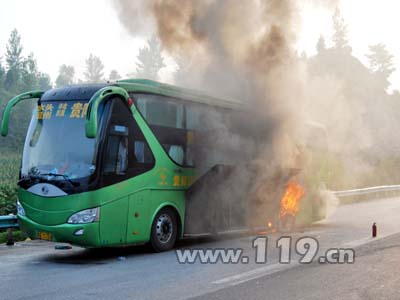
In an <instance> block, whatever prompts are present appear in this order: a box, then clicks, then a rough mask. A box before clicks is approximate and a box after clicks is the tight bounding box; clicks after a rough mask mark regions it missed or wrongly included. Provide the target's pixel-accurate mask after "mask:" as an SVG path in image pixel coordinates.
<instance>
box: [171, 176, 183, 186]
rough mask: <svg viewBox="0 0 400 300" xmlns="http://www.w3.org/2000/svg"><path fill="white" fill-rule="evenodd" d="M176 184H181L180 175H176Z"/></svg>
mask: <svg viewBox="0 0 400 300" xmlns="http://www.w3.org/2000/svg"><path fill="white" fill-rule="evenodd" d="M173 185H174V186H180V185H181V180H180V177H179V176H178V175H175V176H174V184H173Z"/></svg>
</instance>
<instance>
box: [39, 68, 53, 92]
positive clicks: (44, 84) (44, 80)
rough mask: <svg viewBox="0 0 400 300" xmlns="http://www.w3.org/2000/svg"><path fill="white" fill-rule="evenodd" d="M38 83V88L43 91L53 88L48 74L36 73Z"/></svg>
mask: <svg viewBox="0 0 400 300" xmlns="http://www.w3.org/2000/svg"><path fill="white" fill-rule="evenodd" d="M38 85H39V89H41V90H43V91H47V90H50V89H51V88H53V84H52V83H51V78H50V76H49V74H46V73H41V72H39V73H38Z"/></svg>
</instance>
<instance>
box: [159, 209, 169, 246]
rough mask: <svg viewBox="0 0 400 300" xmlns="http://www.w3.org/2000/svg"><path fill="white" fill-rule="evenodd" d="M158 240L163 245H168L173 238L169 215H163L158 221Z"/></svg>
mask: <svg viewBox="0 0 400 300" xmlns="http://www.w3.org/2000/svg"><path fill="white" fill-rule="evenodd" d="M156 233H157V238H158V240H159V241H160V242H161V243H164V244H165V243H168V242H169V240H170V239H171V237H172V233H173V226H172V219H171V217H170V216H169V215H166V214H162V215H160V216H159V217H158V219H157V224H156Z"/></svg>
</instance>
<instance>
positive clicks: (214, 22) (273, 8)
mask: <svg viewBox="0 0 400 300" xmlns="http://www.w3.org/2000/svg"><path fill="white" fill-rule="evenodd" d="M113 1H114V3H115V6H116V8H117V10H118V13H119V17H120V20H121V22H122V24H123V25H124V26H125V28H126V29H127V30H128V31H129V32H130V33H131V34H132V35H138V34H142V33H143V27H144V25H143V24H146V30H149V28H151V30H153V31H154V32H156V34H157V36H158V37H159V39H160V41H161V43H162V45H163V47H164V49H165V50H166V51H167V52H168V53H169V54H170V55H172V56H173V57H174V58H175V60H176V61H177V62H178V64H179V68H180V70H179V74H180V76H179V77H177V78H176V81H177V82H176V83H177V84H178V85H181V86H185V87H190V88H195V89H200V90H203V91H206V92H208V93H210V94H214V95H218V96H222V97H228V98H236V99H240V100H242V101H246V102H247V103H248V104H250V105H249V107H250V108H252V110H253V113H256V114H257V115H260V114H262V116H263V118H264V119H265V120H269V121H268V122H269V123H268V126H269V130H268V136H267V137H265V136H264V138H265V140H264V141H263V142H262V143H261V144H262V151H260V149H259V147H258V149H257V150H255V151H249V152H250V153H252V155H254V153H256V154H257V155H256V157H253V159H254V161H257V162H261V165H263V166H264V167H263V170H262V172H259V173H260V174H259V176H257V180H256V181H255V183H254V184H253V185H252V187H251V188H250V189H252V190H254V191H256V193H259V191H262V190H265V186H266V182H267V178H271V176H274V175H273V174H275V171H276V168H277V167H278V166H279V168H280V169H285V168H301V167H302V166H301V164H302V162H301V160H302V158H301V157H300V156H301V155H300V150H299V140H300V136H301V134H302V133H301V132H299V131H301V130H300V129H301V128H302V124H300V123H301V122H303V121H304V120H305V119H306V118H307V116H305V115H304V114H305V105H306V101H305V99H306V97H307V96H309V95H310V94H309V93H308V92H307V79H306V78H307V74H306V73H307V72H306V70H305V68H304V66H303V64H302V62H301V60H299V59H298V56H297V54H296V50H295V44H296V42H297V34H298V32H299V30H300V24H301V22H300V21H301V18H300V7H299V5H300V4H301V3H305V2H310V3H312V4H314V5H328V6H334V5H335V4H336V1H323V0H320V1H318V0H303V1H293V0H265V1H260V0H249V1H238V0H225V1H217V0H204V1H194V0H193V1H192V0H187V1H179V0H147V1H129V0H113ZM213 120H214V121H212V120H211V122H216V123H217V122H218V120H217V118H214V119H213ZM241 126H243V127H246V126H247V125H246V121H245V122H244V123H242V124H241ZM216 127H221V126H218V124H216ZM215 141H220V143H223V144H224V145H225V147H226V144H227V143H232V141H233V142H234V143H237V145H239V148H241V149H243V148H245V147H243V145H248V144H246V143H244V142H243V140H240V139H235V138H233V139H232V134H231V133H229V132H227V131H225V133H222V136H220V137H218V138H216V139H213V144H214V146H215V147H218V145H215ZM217 143H218V142H217ZM222 146H223V145H222ZM255 148H257V147H255ZM233 173H238V172H233ZM251 174H254V170H249V169H248V168H246V167H244V168H243V169H242V172H241V175H240V176H234V177H232V178H234V179H232V180H231V181H232V182H231V184H230V186H231V187H237V186H248V185H249V180H250V179H249V178H252V176H251ZM237 182H240V184H236V183H237ZM272 188H274V187H272ZM230 191H232V189H230ZM222 192H223V194H225V195H226V194H228V195H230V192H229V191H228V190H225V191H222ZM263 193H268V192H265V191H264V192H263Z"/></svg>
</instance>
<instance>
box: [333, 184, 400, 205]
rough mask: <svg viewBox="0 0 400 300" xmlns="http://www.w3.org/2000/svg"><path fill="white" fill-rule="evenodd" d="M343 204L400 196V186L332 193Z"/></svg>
mask: <svg viewBox="0 0 400 300" xmlns="http://www.w3.org/2000/svg"><path fill="white" fill-rule="evenodd" d="M332 194H333V195H335V196H336V197H338V198H339V199H340V202H342V203H351V202H354V201H365V200H372V199H379V198H389V197H395V196H397V197H398V196H400V185H383V186H374V187H367V188H362V189H354V190H347V191H332Z"/></svg>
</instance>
